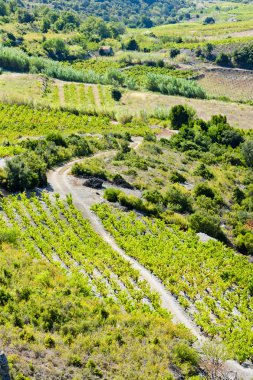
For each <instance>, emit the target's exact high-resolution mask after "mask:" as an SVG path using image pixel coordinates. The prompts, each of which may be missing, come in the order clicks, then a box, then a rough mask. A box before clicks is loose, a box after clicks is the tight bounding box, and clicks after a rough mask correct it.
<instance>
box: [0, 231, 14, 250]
mask: <svg viewBox="0 0 253 380" xmlns="http://www.w3.org/2000/svg"><path fill="white" fill-rule="evenodd" d="M17 238H18V232H17V230H15V229H13V228H8V229H3V228H2V229H1V230H0V249H1V246H2V244H3V243H9V244H16V242H17Z"/></svg>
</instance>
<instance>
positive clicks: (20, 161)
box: [6, 153, 47, 191]
mask: <svg viewBox="0 0 253 380" xmlns="http://www.w3.org/2000/svg"><path fill="white" fill-rule="evenodd" d="M46 170H47V165H46V163H45V162H44V161H43V160H41V157H39V156H37V155H36V154H35V153H30V154H29V155H28V154H23V155H21V156H17V157H14V158H12V159H11V160H8V161H7V167H6V171H7V178H6V185H7V188H8V189H9V190H11V191H22V190H25V189H32V188H34V187H36V186H44V185H45V184H46V183H47V178H46Z"/></svg>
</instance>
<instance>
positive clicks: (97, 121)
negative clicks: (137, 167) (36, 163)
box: [0, 103, 148, 139]
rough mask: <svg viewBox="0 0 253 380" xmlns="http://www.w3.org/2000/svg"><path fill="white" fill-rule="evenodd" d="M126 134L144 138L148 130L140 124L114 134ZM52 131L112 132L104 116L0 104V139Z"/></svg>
mask: <svg viewBox="0 0 253 380" xmlns="http://www.w3.org/2000/svg"><path fill="white" fill-rule="evenodd" d="M126 130H127V131H129V132H130V133H131V134H134V135H144V134H145V132H146V131H148V127H144V126H143V125H139V126H136V125H134V124H133V125H128V126H127V127H126V126H120V125H117V132H126ZM52 131H59V132H78V133H94V132H95V133H106V132H113V131H115V126H114V125H113V124H111V122H110V118H109V117H107V116H102V115H101V116H90V115H88V114H82V113H78V112H76V113H74V112H68V111H65V110H52V109H48V108H42V109H38V108H34V107H30V106H28V105H17V104H15V105H12V104H1V103H0V132H1V136H2V137H6V138H8V139H10V138H17V137H20V136H41V135H46V134H48V133H50V132H52Z"/></svg>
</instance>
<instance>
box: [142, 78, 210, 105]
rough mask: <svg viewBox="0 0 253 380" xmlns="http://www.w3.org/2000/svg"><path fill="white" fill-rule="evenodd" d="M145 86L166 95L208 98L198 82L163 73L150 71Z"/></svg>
mask: <svg viewBox="0 0 253 380" xmlns="http://www.w3.org/2000/svg"><path fill="white" fill-rule="evenodd" d="M145 87H146V89H147V90H149V91H156V92H161V93H162V94H165V95H179V96H185V97H186V98H200V99H204V98H206V93H205V91H204V90H203V89H202V88H201V87H200V86H199V85H198V84H197V83H196V82H194V81H191V80H187V79H182V78H174V77H170V76H168V75H163V74H153V73H149V74H148V75H147V79H146V85H145Z"/></svg>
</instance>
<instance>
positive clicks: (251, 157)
mask: <svg viewBox="0 0 253 380" xmlns="http://www.w3.org/2000/svg"><path fill="white" fill-rule="evenodd" d="M242 155H243V158H244V160H245V162H246V165H247V166H249V167H250V168H253V140H249V141H246V142H245V143H244V144H243V145H242Z"/></svg>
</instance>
